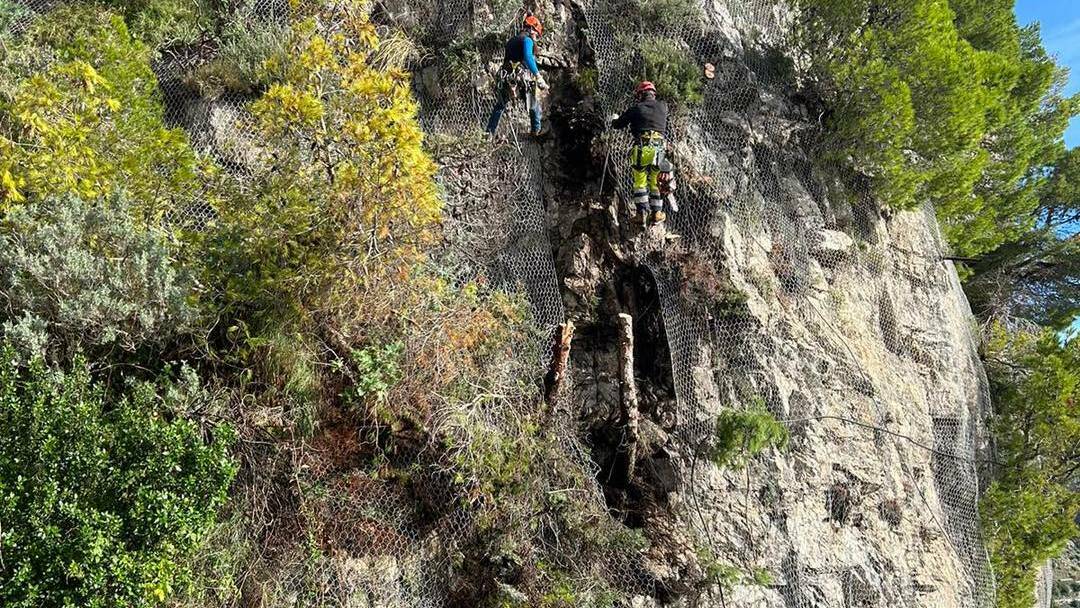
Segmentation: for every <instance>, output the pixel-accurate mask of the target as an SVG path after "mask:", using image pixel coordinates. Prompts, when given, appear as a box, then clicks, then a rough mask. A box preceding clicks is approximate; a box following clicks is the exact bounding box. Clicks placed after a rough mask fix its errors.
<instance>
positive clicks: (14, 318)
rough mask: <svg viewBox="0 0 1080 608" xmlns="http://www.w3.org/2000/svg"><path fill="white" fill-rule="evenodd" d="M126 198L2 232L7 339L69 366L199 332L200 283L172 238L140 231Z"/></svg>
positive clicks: (49, 206) (15, 220) (59, 206)
mask: <svg viewBox="0 0 1080 608" xmlns="http://www.w3.org/2000/svg"><path fill="white" fill-rule="evenodd" d="M132 215H133V209H132V208H131V204H130V203H129V202H128V201H127V199H126V198H125V197H122V196H117V197H112V198H109V199H103V200H99V201H95V202H86V201H83V200H81V199H79V198H77V197H75V196H64V197H58V198H50V199H47V200H43V201H37V200H35V201H31V202H29V203H27V204H25V205H22V206H20V207H18V208H16V209H15V210H14V211H13V212H12V213H11V214H10V215H9V216H8V217H7V221H6V226H5V227H4V229H3V230H2V231H0V295H2V297H0V335H2V336H3V337H4V338H5V339H7V340H8V341H9V342H12V343H14V344H15V345H16V346H17V347H18V348H19V351H20V352H21V353H22V354H23V355H29V356H35V355H38V356H48V358H49V359H51V360H64V359H68V358H70V357H71V356H73V355H74V354H75V353H76V352H78V351H80V350H82V351H84V352H86V353H87V354H97V355H105V354H108V353H109V352H110V351H113V350H119V351H125V352H128V353H131V352H135V351H136V350H138V349H140V348H143V347H146V346H150V347H161V346H163V345H165V344H167V343H168V341H169V340H171V339H173V338H175V337H177V336H179V335H182V334H183V333H185V332H187V331H190V330H192V329H193V328H194V327H195V321H196V319H197V314H196V310H195V308H194V302H193V293H194V284H193V283H192V280H191V278H190V277H188V276H186V274H185V273H184V272H183V271H181V270H180V269H179V268H178V266H177V264H176V260H175V251H174V247H173V245H172V243H170V241H169V237H168V235H167V234H165V233H164V232H162V231H161V230H158V229H153V228H139V227H137V226H136V225H135V221H134V220H133V219H132Z"/></svg>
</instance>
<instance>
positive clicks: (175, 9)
mask: <svg viewBox="0 0 1080 608" xmlns="http://www.w3.org/2000/svg"><path fill="white" fill-rule="evenodd" d="M103 3H104V4H105V6H108V7H111V8H113V9H115V10H118V11H120V12H122V14H123V16H124V19H125V20H126V21H127V23H129V24H130V26H131V29H132V31H133V32H134V33H135V35H136V36H137V37H138V38H139V39H140V40H142V41H143V42H145V43H146V44H148V45H150V46H151V47H152V48H159V47H162V46H168V45H172V44H192V43H195V42H197V41H198V39H199V36H200V34H201V33H202V32H204V31H206V30H208V29H209V25H210V24H209V23H208V21H209V17H210V15H211V11H210V7H209V6H208V5H209V4H210V2H209V1H208V0H104V2H103Z"/></svg>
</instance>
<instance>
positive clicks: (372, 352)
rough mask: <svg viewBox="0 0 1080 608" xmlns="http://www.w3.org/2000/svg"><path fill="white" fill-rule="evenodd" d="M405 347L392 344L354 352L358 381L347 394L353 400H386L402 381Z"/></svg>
mask: <svg viewBox="0 0 1080 608" xmlns="http://www.w3.org/2000/svg"><path fill="white" fill-rule="evenodd" d="M404 349H405V345H404V344H402V343H401V342H392V343H390V344H384V345H382V346H373V347H367V348H362V349H359V350H353V351H352V353H350V355H351V357H350V358H351V359H352V363H353V365H354V366H355V368H356V379H355V381H354V383H353V386H352V388H351V389H350V391H349V392H347V393H346V396H347V398H350V399H352V400H361V399H374V400H375V401H377V402H382V401H385V400H386V395H387V393H388V392H389V391H390V389H391V388H393V386H394V385H395V384H397V383H398V382H399V381H400V380H401V355H402V352H403V351H404Z"/></svg>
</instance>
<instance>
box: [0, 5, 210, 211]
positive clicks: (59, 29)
mask: <svg viewBox="0 0 1080 608" xmlns="http://www.w3.org/2000/svg"><path fill="white" fill-rule="evenodd" d="M0 83H4V84H3V85H0V211H3V210H4V209H6V208H10V207H11V206H13V205H16V204H19V203H21V202H23V201H25V200H28V199H42V198H46V197H49V196H57V195H62V194H75V195H78V196H80V197H82V198H84V199H86V200H93V199H96V198H97V197H99V196H102V195H108V194H112V193H115V192H117V191H119V190H121V189H123V190H124V191H126V192H127V193H128V196H129V198H130V200H132V201H133V202H134V203H136V205H137V207H138V208H139V210H140V213H141V215H142V217H143V218H144V219H146V220H154V219H156V218H157V217H158V216H160V214H162V213H163V212H164V211H165V210H166V209H170V208H175V207H176V206H178V205H180V204H183V203H184V202H186V201H188V200H190V199H193V198H196V197H201V196H202V195H203V192H204V190H205V188H206V184H205V183H204V182H208V181H209V180H208V179H207V176H206V175H205V173H206V170H205V166H204V163H203V162H202V161H201V159H199V158H198V157H197V156H196V155H195V153H194V152H193V151H192V150H191V148H190V146H189V145H188V143H187V139H186V137H185V135H184V134H183V132H181V131H178V130H172V129H167V128H165V125H164V121H163V114H162V105H161V101H160V93H159V92H158V89H157V79H156V78H155V77H154V73H153V71H152V70H151V69H150V51H149V49H148V48H147V47H146V46H145V45H143V44H142V43H140V42H138V41H137V40H135V39H134V38H133V37H132V36H131V34H130V33H129V32H128V29H127V26H126V25H125V24H124V22H123V20H122V19H120V18H119V17H117V16H114V15H112V14H110V13H108V12H106V11H103V10H101V9H99V8H93V7H87V6H83V5H75V6H69V7H63V8H57V9H56V10H54V11H52V12H50V13H49V14H48V15H47V16H45V17H42V18H40V19H37V20H36V21H35V22H34V24H33V25H32V26H31V27H30V28H29V31H27V32H26V33H25V34H23V35H21V36H19V38H18V40H17V44H16V48H14V49H13V51H12V52H11V53H9V54H6V55H5V56H3V57H0Z"/></svg>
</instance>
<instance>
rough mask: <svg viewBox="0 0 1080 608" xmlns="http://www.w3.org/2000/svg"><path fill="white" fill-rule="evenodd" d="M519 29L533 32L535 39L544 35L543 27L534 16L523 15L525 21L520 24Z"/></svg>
mask: <svg viewBox="0 0 1080 608" xmlns="http://www.w3.org/2000/svg"><path fill="white" fill-rule="evenodd" d="M521 27H523V28H531V29H533V30H535V31H536V35H537V37H539V36H543V35H544V26H543V25H541V23H540V20H539V19H537V18H536V16H535V15H525V21H522V22H521Z"/></svg>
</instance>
